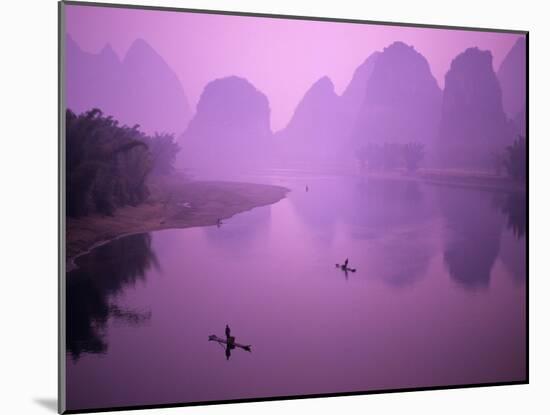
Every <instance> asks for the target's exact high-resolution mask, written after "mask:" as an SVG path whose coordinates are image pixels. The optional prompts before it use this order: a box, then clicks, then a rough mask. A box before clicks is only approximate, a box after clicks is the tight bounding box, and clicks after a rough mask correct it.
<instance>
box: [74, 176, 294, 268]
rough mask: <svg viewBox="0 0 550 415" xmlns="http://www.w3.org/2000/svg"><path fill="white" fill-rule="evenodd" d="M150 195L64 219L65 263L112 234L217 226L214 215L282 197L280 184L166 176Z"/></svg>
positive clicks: (222, 215)
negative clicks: (108, 211) (109, 212)
mask: <svg viewBox="0 0 550 415" xmlns="http://www.w3.org/2000/svg"><path fill="white" fill-rule="evenodd" d="M149 187H150V189H151V197H150V198H149V200H148V201H146V202H144V203H142V204H140V205H139V206H125V207H122V208H119V209H117V211H116V212H115V214H114V215H113V216H100V215H90V216H86V217H83V218H67V227H66V264H67V270H68V271H69V270H71V269H72V268H74V260H75V258H76V257H78V256H79V255H82V254H84V253H86V252H88V251H90V250H91V249H92V248H94V247H95V246H98V245H100V244H103V243H106V242H108V241H110V240H112V239H114V238H117V237H120V236H124V235H129V234H135V233H143V232H151V231H156V230H160V229H169V228H188V227H193V226H211V225H216V224H217V222H218V219H221V220H223V219H228V218H230V217H231V216H233V215H235V214H237V213H241V212H244V211H247V210H250V209H253V208H255V207H259V206H265V205H270V204H273V203H275V202H278V201H279V200H281V199H283V198H284V197H285V195H286V193H287V192H288V191H289V189H287V188H285V187H281V186H273V185H264V184H253V183H236V182H200V181H196V182H193V181H178V180H174V179H167V180H164V182H162V183H160V182H157V183H151V185H150V186H149Z"/></svg>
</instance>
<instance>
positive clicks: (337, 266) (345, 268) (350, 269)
mask: <svg viewBox="0 0 550 415" xmlns="http://www.w3.org/2000/svg"><path fill="white" fill-rule="evenodd" d="M336 268H340V269H341V270H342V271H349V272H355V271H357V270H356V269H355V268H349V267H346V266H345V265H343V264H342V265H340V264H336Z"/></svg>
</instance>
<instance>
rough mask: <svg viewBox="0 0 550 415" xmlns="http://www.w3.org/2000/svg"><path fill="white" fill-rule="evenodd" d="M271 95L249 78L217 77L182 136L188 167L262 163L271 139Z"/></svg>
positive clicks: (217, 166)
mask: <svg viewBox="0 0 550 415" xmlns="http://www.w3.org/2000/svg"><path fill="white" fill-rule="evenodd" d="M270 115H271V113H270V108H269V102H268V99H267V97H266V96H265V95H264V94H263V93H262V92H260V91H258V90H257V89H256V88H255V87H254V86H253V85H252V84H251V83H250V82H248V81H247V80H246V79H243V78H239V77H236V76H230V77H227V78H221V79H216V80H214V81H212V82H210V83H209V84H208V85H206V87H205V88H204V91H203V93H202V95H201V97H200V99H199V103H198V105H197V112H196V114H195V116H194V117H193V119H192V120H191V122H190V123H189V127H188V128H187V130H186V132H185V134H184V135H183V136H182V139H181V145H182V152H181V158H180V161H181V163H182V164H183V166H185V167H215V168H219V167H225V168H230V167H242V166H250V165H258V166H262V164H263V163H264V162H265V161H266V156H267V154H268V148H269V146H270V144H271V143H270V140H271V138H272V134H271V129H270V126H269V120H270Z"/></svg>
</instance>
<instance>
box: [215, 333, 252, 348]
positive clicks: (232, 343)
mask: <svg viewBox="0 0 550 415" xmlns="http://www.w3.org/2000/svg"><path fill="white" fill-rule="evenodd" d="M208 341H214V342H218V343H220V344H225V345H227V346H229V347H238V348H240V349H243V350H246V351H247V352H251V351H252V350H251V348H252V346H251V345H249V344H247V345H245V344H239V343H236V342H235V337H233V336H230V337H228V338H225V339H224V338H221V337H218V336H216V335H215V334H211V335H210V336H208Z"/></svg>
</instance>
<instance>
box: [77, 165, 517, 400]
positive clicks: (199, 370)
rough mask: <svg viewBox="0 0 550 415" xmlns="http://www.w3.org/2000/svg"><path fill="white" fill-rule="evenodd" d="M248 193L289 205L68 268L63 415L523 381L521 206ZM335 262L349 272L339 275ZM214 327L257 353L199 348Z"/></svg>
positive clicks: (360, 192)
mask: <svg viewBox="0 0 550 415" xmlns="http://www.w3.org/2000/svg"><path fill="white" fill-rule="evenodd" d="M245 179H246V180H247V181H255V182H264V183H270V184H280V185H283V186H286V187H288V188H289V189H291V192H290V193H289V194H288V195H287V197H286V198H285V199H283V200H281V201H279V202H277V203H275V204H273V205H271V206H265V207H259V208H256V209H253V210H251V211H247V212H243V213H241V214H238V215H236V216H234V217H232V218H230V219H227V220H225V221H224V222H223V223H222V224H221V226H219V227H218V226H209V227H197V228H188V229H171V230H162V231H158V232H151V233H148V234H139V235H132V236H127V237H124V238H119V239H116V240H114V241H112V242H110V243H108V244H105V245H102V246H100V247H98V248H96V249H95V250H93V251H92V252H91V253H89V254H87V255H84V256H82V257H81V258H79V259H78V262H77V263H78V266H79V268H78V269H76V270H74V271H72V272H71V273H70V274H69V275H68V278H67V397H68V408H69V409H85V408H97V407H115V406H129V405H154V404H170V403H183V402H199V401H209V400H229V399H243V398H259V397H276V396H289V395H306V394H323V393H338V392H352V391H372V390H380V389H400V388H411V387H424V386H444V385H460V384H473V383H494V382H508V381H521V380H524V379H525V377H526V238H525V227H526V225H525V198H524V197H523V196H521V195H513V194H505V193H493V192H489V191H482V190H475V189H465V188H458V187H446V186H436V185H428V184H421V183H417V182H413V181H397V180H380V179H367V178H357V177H353V176H345V175H318V174H306V173H299V172H295V171H282V170H279V171H272V172H268V173H264V174H258V175H254V176H249V177H246V178H245ZM306 186H307V191H306ZM346 258H349V265H350V267H352V268H355V269H356V272H347V273H346V272H344V271H342V270H341V269H339V268H337V267H336V266H335V264H336V263H342V262H343V261H344V260H345V259H346ZM226 324H229V326H230V328H231V333H232V335H233V336H235V337H236V341H237V342H238V343H242V344H246V345H248V344H249V345H251V346H252V347H251V352H248V351H246V350H242V349H239V348H236V349H234V350H230V356H227V355H226V349H225V348H224V346H223V345H221V344H219V343H217V342H215V341H208V336H209V335H212V334H215V335H217V336H220V337H224V336H225V334H224V329H225V325H226Z"/></svg>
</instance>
